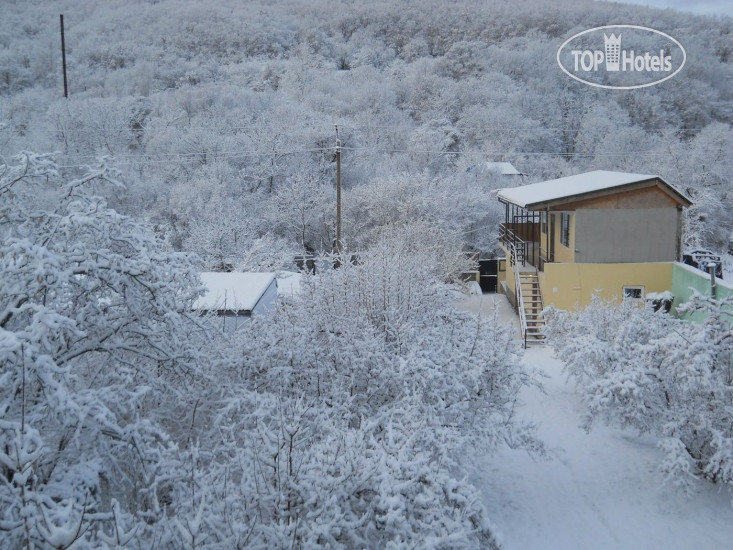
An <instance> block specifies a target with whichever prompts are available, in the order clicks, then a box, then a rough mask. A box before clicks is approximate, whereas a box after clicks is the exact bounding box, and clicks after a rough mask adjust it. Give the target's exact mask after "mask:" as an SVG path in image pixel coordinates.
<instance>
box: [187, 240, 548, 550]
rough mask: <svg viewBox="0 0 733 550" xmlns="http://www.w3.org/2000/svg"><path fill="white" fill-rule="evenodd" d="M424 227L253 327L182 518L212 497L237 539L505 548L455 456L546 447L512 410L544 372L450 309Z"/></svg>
mask: <svg viewBox="0 0 733 550" xmlns="http://www.w3.org/2000/svg"><path fill="white" fill-rule="evenodd" d="M413 236H414V235H412V234H411V233H410V231H409V229H405V230H404V233H396V234H393V235H391V236H383V238H382V239H381V240H380V241H379V242H378V243H377V244H375V245H374V246H373V247H372V248H370V249H369V250H367V251H366V252H364V253H362V254H361V255H360V256H359V259H358V263H357V264H352V263H350V262H348V261H344V262H343V265H342V266H341V267H340V268H339V269H336V270H329V271H326V272H323V273H321V274H319V275H317V276H304V280H303V283H302V288H301V292H300V294H299V295H298V296H297V297H296V298H295V299H294V300H292V301H289V302H288V303H287V304H284V305H282V307H280V308H279V309H277V310H276V311H274V312H272V313H271V314H270V315H268V316H267V317H263V318H258V319H257V318H256V319H253V321H252V323H251V324H250V325H249V326H248V328H247V329H246V330H245V331H244V332H243V333H241V336H240V337H239V338H238V343H237V348H238V352H237V353H238V354H239V358H238V359H237V360H236V361H234V362H233V364H232V366H231V369H230V373H229V375H228V377H227V385H226V386H225V387H223V388H222V395H221V397H220V398H219V400H220V401H221V402H222V403H224V407H223V408H222V409H221V410H220V412H219V414H218V416H217V418H216V420H215V424H216V428H217V438H218V442H216V444H215V445H212V446H211V448H212V449H213V451H212V455H211V459H210V460H211V462H210V465H209V466H208V467H207V468H206V469H205V471H204V470H200V471H198V472H196V474H195V475H196V476H197V479H198V481H197V485H198V486H200V487H206V488H207V491H208V492H207V493H206V495H201V494H200V493H197V494H199V495H200V496H199V497H196V498H194V497H193V495H189V496H188V498H187V499H186V498H181V499H179V501H180V502H181V503H184V504H185V503H186V502H189V503H190V504H189V505H185V506H183V507H181V508H180V509H178V510H177V511H176V517H177V518H179V520H180V521H184V520H183V519H182V518H191V519H190V522H191V523H192V524H194V525H198V524H197V520H196V517H197V513H198V507H199V506H200V503H199V500H197V499H199V498H200V499H201V501H206V504H205V505H204V506H205V507H211V508H213V509H214V510H218V512H216V513H215V514H213V515H212V517H215V518H217V520H216V521H217V522H218V523H216V524H215V526H214V525H212V526H210V528H209V533H211V535H210V536H211V537H214V538H213V539H211V540H212V541H213V540H216V541H218V543H219V544H221V545H223V546H226V547H229V546H233V545H234V544H235V543H238V544H242V541H246V544H251V545H254V546H261V547H285V546H287V547H292V546H294V547H299V548H312V547H324V546H329V545H330V546H331V547H333V548H363V547H369V548H401V547H420V548H492V547H495V546H496V542H495V540H494V538H493V535H492V533H491V530H490V528H489V525H488V523H487V519H486V517H485V516H484V513H483V509H482V506H481V503H480V502H481V499H480V496H479V494H478V492H477V491H476V490H475V489H474V488H473V487H472V486H471V485H470V484H469V483H468V482H467V481H466V480H465V479H463V478H462V476H461V475H460V471H461V464H460V460H459V456H460V454H461V451H462V450H463V449H465V448H466V447H467V446H471V447H472V448H477V447H478V448H480V449H484V450H486V451H487V452H491V451H492V450H493V449H494V448H495V447H497V446H498V445H502V444H507V443H508V444H510V445H512V446H523V447H528V448H532V449H537V448H538V447H539V446H538V444H537V443H536V441H535V440H534V438H533V436H532V431H531V429H530V428H529V427H528V426H523V425H519V424H518V423H516V421H515V420H514V418H513V411H514V405H515V403H516V397H517V393H518V391H519V390H520V388H522V387H523V386H524V385H526V384H529V383H532V379H531V377H530V375H529V374H528V373H527V372H525V370H524V368H523V367H522V365H521V363H520V361H519V349H518V346H517V344H516V343H515V342H514V340H513V335H512V334H511V331H510V330H508V329H507V328H505V327H502V326H500V325H498V324H497V323H496V322H495V321H493V320H485V319H479V318H478V317H476V316H473V315H471V314H467V313H463V312H458V311H456V310H455V309H453V308H452V307H451V300H450V298H449V296H450V287H448V286H447V285H445V284H444V283H443V282H442V279H441V278H440V277H439V276H438V273H436V272H435V270H433V269H428V267H430V266H426V265H425V264H424V258H423V256H422V255H421V254H419V253H416V250H417V249H416V248H415V247H414V242H413V241H412V237H413ZM408 243H409V244H410V245H411V246H407V244H408ZM438 265H441V264H438ZM179 486H182V485H179ZM187 521H188V520H187ZM182 532H186V533H188V530H187V529H183V531H182ZM190 538H191V535H190V534H187V535H185V536H184V535H181V538H180V541H181V543H184V542H185V541H186V540H189V541H190Z"/></svg>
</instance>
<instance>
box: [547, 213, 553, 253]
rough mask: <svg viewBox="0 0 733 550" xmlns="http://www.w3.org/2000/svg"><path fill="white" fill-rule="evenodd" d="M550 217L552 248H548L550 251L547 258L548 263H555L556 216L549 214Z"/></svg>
mask: <svg viewBox="0 0 733 550" xmlns="http://www.w3.org/2000/svg"><path fill="white" fill-rule="evenodd" d="M548 215H549V216H550V246H549V247H548V248H549V249H550V254H549V258H547V261H548V262H554V261H555V214H552V213H549V212H548Z"/></svg>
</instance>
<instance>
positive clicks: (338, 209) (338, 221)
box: [336, 126, 342, 254]
mask: <svg viewBox="0 0 733 550" xmlns="http://www.w3.org/2000/svg"><path fill="white" fill-rule="evenodd" d="M338 132H339V129H338V126H336V253H337V254H341V252H342V249H341V140H340V139H338Z"/></svg>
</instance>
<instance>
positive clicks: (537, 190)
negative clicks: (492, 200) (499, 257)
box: [498, 170, 684, 207]
mask: <svg viewBox="0 0 733 550" xmlns="http://www.w3.org/2000/svg"><path fill="white" fill-rule="evenodd" d="M654 178H659V176H656V175H653V174H629V173H627V172H609V171H606V170H596V171H594V172H586V173H585V174H577V175H575V176H568V177H566V178H560V179H556V180H548V181H542V182H540V183H533V184H530V185H523V186H521V187H513V188H511V189H500V190H499V195H498V196H499V198H500V199H503V200H505V201H507V202H510V203H512V204H516V205H517V206H521V207H526V206H527V205H528V204H539V203H544V202H550V201H554V200H558V199H563V198H566V197H574V196H576V195H584V194H586V193H593V192H594V191H602V190H604V189H613V188H614V187H620V186H622V185H629V184H631V183H637V182H641V181H647V180H650V179H654ZM660 179H661V178H660ZM677 192H678V193H679V191H677ZM680 194H681V193H680ZM683 196H684V195H683Z"/></svg>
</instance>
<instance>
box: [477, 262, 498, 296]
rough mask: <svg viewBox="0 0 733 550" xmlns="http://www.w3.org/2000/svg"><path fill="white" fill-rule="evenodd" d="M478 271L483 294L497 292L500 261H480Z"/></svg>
mask: <svg viewBox="0 0 733 550" xmlns="http://www.w3.org/2000/svg"><path fill="white" fill-rule="evenodd" d="M478 269H479V275H480V278H479V286H481V292H496V291H497V288H498V287H499V259H498V258H491V259H489V260H479V261H478Z"/></svg>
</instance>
